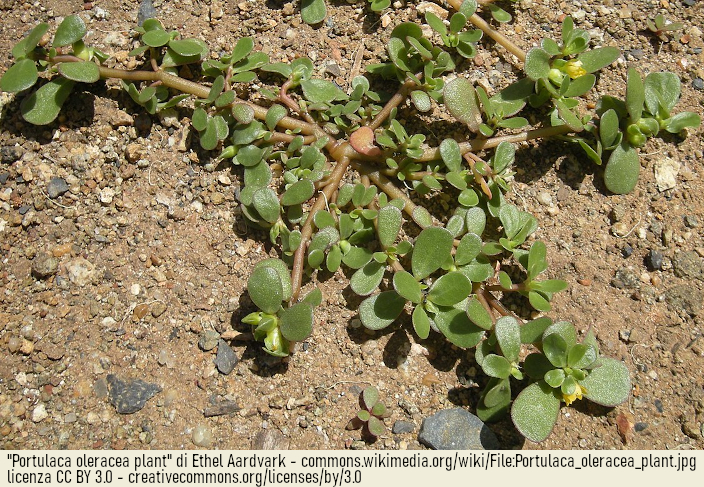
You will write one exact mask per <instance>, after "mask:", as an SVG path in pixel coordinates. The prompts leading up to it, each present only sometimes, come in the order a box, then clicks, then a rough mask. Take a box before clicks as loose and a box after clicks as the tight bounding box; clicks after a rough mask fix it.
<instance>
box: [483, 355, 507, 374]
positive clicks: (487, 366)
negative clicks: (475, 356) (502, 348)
mask: <svg viewBox="0 0 704 487" xmlns="http://www.w3.org/2000/svg"><path fill="white" fill-rule="evenodd" d="M482 370H483V371H484V373H485V374H486V375H488V376H489V377H496V378H497V379H506V378H507V377H508V376H509V374H510V373H511V364H510V363H509V362H508V360H506V358H505V357H502V356H500V355H496V354H493V353H491V354H489V355H487V356H486V357H484V361H483V362H482Z"/></svg>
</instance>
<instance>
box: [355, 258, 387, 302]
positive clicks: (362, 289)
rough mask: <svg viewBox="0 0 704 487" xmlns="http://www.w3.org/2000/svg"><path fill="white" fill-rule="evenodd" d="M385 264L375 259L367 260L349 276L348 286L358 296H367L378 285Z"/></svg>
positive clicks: (382, 275)
mask: <svg viewBox="0 0 704 487" xmlns="http://www.w3.org/2000/svg"><path fill="white" fill-rule="evenodd" d="M384 271H386V265H385V264H380V263H378V262H377V261H372V262H369V263H368V264H367V265H365V266H364V267H362V268H361V269H359V270H357V272H355V273H354V274H353V275H352V277H351V278H350V288H352V290H353V291H354V292H355V293H357V294H359V295H360V296H367V295H369V294H371V293H372V292H374V290H375V289H376V288H377V287H379V284H380V283H381V280H382V279H383V278H384Z"/></svg>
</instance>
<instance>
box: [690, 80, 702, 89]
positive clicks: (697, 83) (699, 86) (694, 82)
mask: <svg viewBox="0 0 704 487" xmlns="http://www.w3.org/2000/svg"><path fill="white" fill-rule="evenodd" d="M692 88H694V89H695V90H699V91H701V90H704V80H703V79H701V78H694V79H693V80H692Z"/></svg>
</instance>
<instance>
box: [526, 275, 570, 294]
mask: <svg viewBox="0 0 704 487" xmlns="http://www.w3.org/2000/svg"><path fill="white" fill-rule="evenodd" d="M567 287H568V284H567V282H566V281H563V280H562V279H548V280H546V281H534V282H532V283H531V289H533V290H534V291H538V292H540V293H542V294H553V293H559V292H560V291H564V290H565V289H567Z"/></svg>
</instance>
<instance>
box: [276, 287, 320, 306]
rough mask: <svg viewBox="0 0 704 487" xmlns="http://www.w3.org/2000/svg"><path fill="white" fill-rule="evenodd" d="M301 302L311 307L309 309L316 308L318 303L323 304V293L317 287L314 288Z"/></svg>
mask: <svg viewBox="0 0 704 487" xmlns="http://www.w3.org/2000/svg"><path fill="white" fill-rule="evenodd" d="M284 300H285V301H287V299H286V297H285V296H284ZM301 302H302V303H308V304H309V305H310V306H311V308H315V307H316V306H320V303H322V302H323V293H322V291H321V290H320V288H319V287H316V288H315V289H313V290H312V291H311V292H309V293H308V294H306V297H305V298H303V299H302V300H301Z"/></svg>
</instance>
